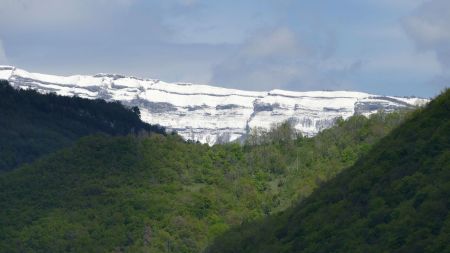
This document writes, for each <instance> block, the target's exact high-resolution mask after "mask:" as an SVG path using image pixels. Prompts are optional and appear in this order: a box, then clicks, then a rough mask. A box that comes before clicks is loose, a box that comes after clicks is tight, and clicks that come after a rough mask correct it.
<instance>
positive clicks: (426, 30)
mask: <svg viewBox="0 0 450 253" xmlns="http://www.w3.org/2000/svg"><path fill="white" fill-rule="evenodd" d="M449 13H450V1H448V0H431V1H429V2H426V3H424V4H422V5H421V6H420V7H419V8H417V9H416V11H415V12H414V13H413V14H412V15H410V16H409V17H407V18H406V19H405V20H404V28H405V31H406V33H407V34H408V35H409V36H410V38H412V40H413V41H414V43H415V45H416V46H417V48H418V49H419V50H421V51H426V52H432V53H434V54H435V56H436V59H437V60H438V62H439V63H440V66H441V68H442V73H441V74H440V75H439V76H438V77H436V78H435V79H434V82H435V83H436V82H437V83H438V84H439V85H447V86H448V83H444V82H448V81H449V80H450V29H449V28H450V15H449Z"/></svg>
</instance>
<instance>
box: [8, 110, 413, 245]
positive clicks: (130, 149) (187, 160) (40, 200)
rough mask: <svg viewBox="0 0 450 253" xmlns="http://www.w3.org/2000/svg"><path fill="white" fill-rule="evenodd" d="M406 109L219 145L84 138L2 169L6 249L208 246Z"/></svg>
mask: <svg viewBox="0 0 450 253" xmlns="http://www.w3.org/2000/svg"><path fill="white" fill-rule="evenodd" d="M98 103H100V102H98ZM75 115H76V114H75ZM405 117H409V116H408V114H406V113H400V112H399V113H393V114H384V113H379V114H376V115H373V116H372V117H371V118H370V119H367V118H365V117H363V116H355V117H352V118H350V119H349V120H347V121H342V120H341V121H339V122H338V124H337V126H335V127H333V128H331V129H329V130H326V131H324V132H322V133H321V134H319V135H318V136H316V137H314V138H302V137H301V136H296V133H295V132H294V131H293V129H292V128H291V127H290V125H289V124H282V125H280V126H278V127H277V128H274V129H272V130H271V131H270V132H262V131H259V130H255V131H254V132H253V133H252V135H251V136H250V137H249V138H248V141H247V143H246V144H245V145H240V144H225V145H216V146H213V147H209V146H207V145H202V144H198V143H189V142H184V141H183V140H181V139H180V137H179V136H177V135H169V136H163V135H159V134H150V135H137V136H135V135H133V136H132V135H130V136H125V137H111V136H108V135H96V136H90V137H84V138H82V139H81V140H79V141H78V142H76V144H75V145H73V146H71V147H68V148H65V149H63V150H60V151H58V152H56V153H54V154H51V155H48V156H46V157H45V158H43V159H39V160H38V161H36V162H34V163H32V164H30V165H25V166H21V167H20V168H18V169H15V170H13V171H11V172H7V173H3V175H0V249H2V250H3V251H4V252H62V251H65V252H201V251H202V250H203V249H204V248H205V247H206V246H207V245H208V244H209V243H210V242H211V241H212V240H213V239H214V238H215V237H217V236H219V235H220V234H222V233H224V232H225V231H227V230H228V229H229V228H231V227H234V226H238V225H240V224H243V223H245V224H246V223H249V222H252V221H254V220H257V219H261V218H263V217H267V216H268V215H271V214H275V213H277V212H279V211H281V210H284V209H285V208H286V207H289V206H291V205H292V204H293V203H294V204H295V203H297V201H298V200H299V199H301V198H305V197H307V196H308V195H309V194H310V193H311V192H312V191H313V190H314V189H315V188H316V187H317V186H318V185H323V184H324V182H326V181H327V180H329V179H331V178H333V177H334V176H335V175H336V174H337V173H339V172H340V171H342V170H343V169H344V168H346V167H348V166H350V165H352V164H353V162H354V161H355V160H356V159H357V158H358V157H360V156H362V155H364V154H366V153H367V151H368V150H369V149H370V148H371V146H373V145H374V144H375V143H376V142H377V141H378V140H379V139H380V138H382V137H383V136H385V135H386V134H387V133H389V132H390V131H391V130H392V129H393V128H395V127H396V126H397V125H398V124H400V123H401V122H402V121H403V120H404V118H405ZM295 137H296V138H295Z"/></svg>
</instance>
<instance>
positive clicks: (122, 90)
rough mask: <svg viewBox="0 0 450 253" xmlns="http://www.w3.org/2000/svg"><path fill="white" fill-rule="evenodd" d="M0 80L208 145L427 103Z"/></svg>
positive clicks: (129, 81)
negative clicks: (120, 113) (113, 104)
mask: <svg viewBox="0 0 450 253" xmlns="http://www.w3.org/2000/svg"><path fill="white" fill-rule="evenodd" d="M1 78H3V79H7V80H9V82H10V83H11V84H12V85H13V86H14V87H16V88H24V89H33V90H37V91H39V92H42V93H47V92H56V93H57V94H59V95H64V96H75V95H76V96H79V97H83V98H90V99H96V98H101V99H105V100H107V101H120V102H121V103H123V104H125V105H129V106H137V107H139V108H140V110H141V113H142V120H144V121H145V122H148V123H150V124H159V125H161V126H164V127H166V128H167V129H169V130H176V131H177V132H178V133H179V134H180V135H181V136H183V137H184V138H185V139H188V140H195V141H197V140H198V141H200V142H202V143H209V144H215V143H223V142H228V141H233V140H236V139H239V138H241V137H243V136H245V135H246V134H247V133H248V131H249V130H250V129H251V128H255V127H262V128H265V129H266V130H268V129H269V128H270V127H271V125H272V124H280V123H282V122H284V121H290V122H291V124H293V126H294V127H295V128H296V129H297V130H298V131H300V132H301V133H302V134H303V135H305V136H313V135H316V134H317V133H318V132H319V131H321V130H323V129H326V128H329V127H331V126H332V125H333V123H334V121H335V120H336V119H337V118H339V117H342V118H344V119H346V118H348V117H350V116H352V115H354V114H364V115H369V114H373V113H376V112H377V111H378V110H384V111H387V112H392V111H394V110H396V109H405V108H414V107H416V106H418V105H422V104H424V103H426V102H427V101H428V99H420V98H402V97H391V96H381V95H375V94H368V93H364V92H354V91H308V92H292V91H284V90H271V91H261V92H255V91H243V90H236V89H226V88H220V87H214V86H209V85H199V84H186V83H167V82H163V81H160V80H154V79H141V78H136V77H129V76H123V75H117V74H97V75H93V76H88V75H74V76H56V75H46V74H39V73H30V72H27V71H25V70H22V69H19V68H15V67H10V66H0V79H1Z"/></svg>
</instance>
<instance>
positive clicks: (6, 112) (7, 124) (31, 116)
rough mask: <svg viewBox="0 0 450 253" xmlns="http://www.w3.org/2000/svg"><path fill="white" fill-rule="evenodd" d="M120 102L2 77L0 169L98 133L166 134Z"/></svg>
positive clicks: (0, 87)
mask: <svg viewBox="0 0 450 253" xmlns="http://www.w3.org/2000/svg"><path fill="white" fill-rule="evenodd" d="M138 112H139V111H138V110H136V109H133V110H132V109H127V108H125V107H123V106H122V105H121V104H120V103H107V102H105V101H103V100H88V99H81V98H77V97H63V96H57V95H55V94H48V95H42V94H39V93H37V92H36V91H33V90H15V89H13V88H12V87H11V86H10V85H9V84H8V82H7V81H3V80H0V172H1V171H5V170H10V169H13V168H15V167H17V166H18V165H20V164H23V163H25V162H31V161H33V160H35V159H36V158H38V157H40V156H42V155H44V154H48V153H50V152H53V151H55V150H57V149H60V148H62V147H65V146H68V145H70V144H72V143H73V142H74V141H75V140H77V139H79V138H80V137H82V136H86V135H90V134H94V133H107V134H110V135H126V134H129V133H138V132H140V131H146V132H157V133H164V129H162V128H161V127H158V126H151V125H148V124H146V123H143V122H142V121H141V120H140V119H139V115H138Z"/></svg>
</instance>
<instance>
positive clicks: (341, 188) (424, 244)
mask: <svg viewBox="0 0 450 253" xmlns="http://www.w3.org/2000/svg"><path fill="white" fill-rule="evenodd" d="M299 186H300V185H299ZM449 210H450V90H447V91H446V92H444V93H443V94H442V95H441V96H439V97H438V98H436V99H435V100H434V101H432V102H431V103H430V104H429V105H428V106H427V107H426V108H424V109H422V110H420V111H417V112H416V113H414V115H413V116H412V117H411V118H410V119H408V120H407V121H406V122H405V123H403V124H402V125H401V126H400V127H399V128H397V129H395V130H394V131H393V132H392V133H391V134H389V135H388V136H387V137H385V138H383V139H382V141H380V142H379V143H378V144H376V145H375V146H374V148H373V149H372V150H371V151H370V152H369V153H368V154H366V155H363V157H362V158H361V159H359V160H358V161H357V162H356V163H355V165H354V166H352V167H351V168H349V169H347V170H345V171H343V172H342V173H340V174H339V175H338V176H336V177H335V178H334V179H332V180H330V181H328V182H326V183H324V184H323V185H322V186H321V187H320V189H318V190H317V191H315V192H314V193H313V194H312V195H311V196H310V197H308V198H306V199H305V200H304V201H303V202H301V203H300V204H298V205H297V206H295V207H293V208H290V209H288V210H286V211H284V212H283V213H281V214H278V215H274V216H271V217H269V218H266V219H263V220H260V221H258V222H251V223H246V224H243V225H242V226H239V227H236V228H234V229H232V230H231V231H229V232H227V233H225V234H223V235H222V236H220V237H218V238H217V239H216V240H215V243H214V244H213V245H212V246H211V247H210V248H209V249H208V250H207V252H210V253H212V252H221V253H226V252H230V253H231V252H233V253H236V252H246V253H251V252H255V253H256V252H258V253H264V252H280V253H283V252H409V253H410V252H450V244H449V242H450V213H449Z"/></svg>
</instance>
